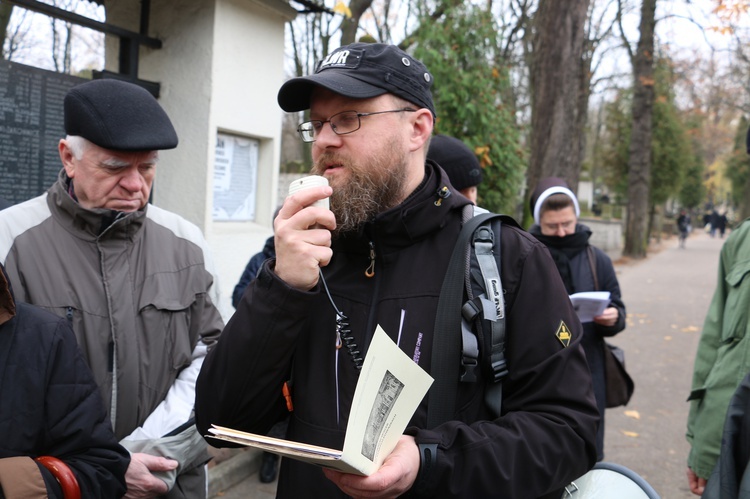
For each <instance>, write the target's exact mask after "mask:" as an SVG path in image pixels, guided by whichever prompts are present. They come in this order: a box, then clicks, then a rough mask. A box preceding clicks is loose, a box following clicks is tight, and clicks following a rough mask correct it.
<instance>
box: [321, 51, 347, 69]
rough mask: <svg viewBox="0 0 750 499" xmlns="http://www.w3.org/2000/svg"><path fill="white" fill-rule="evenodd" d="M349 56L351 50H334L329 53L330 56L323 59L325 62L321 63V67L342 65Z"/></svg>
mask: <svg viewBox="0 0 750 499" xmlns="http://www.w3.org/2000/svg"><path fill="white" fill-rule="evenodd" d="M347 57H349V51H348V50H342V51H340V52H334V53H333V54H328V57H326V58H325V59H323V62H322V63H321V64H320V68H321V69H323V68H324V67H326V66H332V65H335V66H342V65H345V64H346V58H347Z"/></svg>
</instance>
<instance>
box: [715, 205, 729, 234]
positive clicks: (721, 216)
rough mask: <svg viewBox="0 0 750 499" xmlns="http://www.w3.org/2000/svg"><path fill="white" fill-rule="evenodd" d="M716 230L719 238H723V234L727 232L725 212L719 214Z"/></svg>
mask: <svg viewBox="0 0 750 499" xmlns="http://www.w3.org/2000/svg"><path fill="white" fill-rule="evenodd" d="M716 228H717V229H718V230H719V237H720V238H722V239H723V238H724V232H726V230H727V213H726V212H725V211H723V212H721V213H720V214H719V219H718V222H717V224H716Z"/></svg>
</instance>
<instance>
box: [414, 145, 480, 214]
mask: <svg viewBox="0 0 750 499" xmlns="http://www.w3.org/2000/svg"><path fill="white" fill-rule="evenodd" d="M427 159H430V160H432V161H434V162H435V163H437V164H438V165H440V168H442V169H443V170H445V173H447V174H448V179H450V182H451V185H453V187H455V188H456V190H458V192H460V193H461V194H462V195H464V196H466V198H467V199H468V200H469V201H471V202H472V203H474V204H477V195H478V193H477V186H478V185H479V184H481V183H482V166H481V165H480V164H479V160H478V159H477V155H476V154H474V151H472V150H471V149H470V148H469V146H467V145H466V144H464V143H463V142H461V141H460V140H458V139H457V138H455V137H449V136H447V135H443V134H441V133H439V134H437V135H435V136H434V137H432V139H431V140H430V148H429V149H428V150H427Z"/></svg>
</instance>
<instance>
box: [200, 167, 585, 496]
mask: <svg viewBox="0 0 750 499" xmlns="http://www.w3.org/2000/svg"><path fill="white" fill-rule="evenodd" d="M445 185H448V180H447V176H445V174H444V173H441V172H440V170H439V169H438V168H437V166H435V165H434V164H432V163H430V162H428V165H427V171H426V178H425V180H424V181H423V183H422V185H421V186H420V187H419V188H418V189H417V190H416V191H415V192H414V193H412V194H411V195H410V196H409V198H408V199H407V200H406V201H404V202H403V203H402V204H401V205H399V206H397V207H395V208H393V209H391V210H388V211H386V212H384V213H381V214H379V215H377V216H376V218H375V220H373V221H372V222H370V223H368V224H366V225H365V227H364V228H363V230H362V231H361V232H360V233H358V234H349V235H348V236H347V237H341V238H338V239H335V240H334V242H333V258H332V260H331V262H330V264H329V265H327V266H326V267H324V268H323V274H324V276H325V281H326V283H327V285H328V288H329V289H330V292H331V296H332V298H333V301H334V302H335V304H336V306H337V307H338V308H339V309H340V310H341V311H342V312H343V313H344V314H346V315H347V316H348V320H349V323H350V325H351V331H352V335H353V337H354V341H355V342H356V343H357V345H359V346H360V348H361V349H362V351H363V352H366V351H367V346H368V344H369V342H370V339H371V338H372V335H373V333H374V331H375V328H376V326H377V325H380V326H382V328H383V330H384V331H385V332H386V333H388V334H389V335H390V337H391V338H392V339H394V341H396V340H397V338H400V339H399V340H398V341H399V343H398V344H399V346H400V348H401V349H402V350H403V351H404V352H405V353H406V354H407V355H408V356H409V357H410V358H413V359H415V361H416V362H418V363H419V365H420V366H421V367H422V368H424V369H425V370H426V371H427V372H430V363H431V349H432V341H433V338H432V335H431V332H432V331H433V329H434V324H435V315H436V311H437V303H438V298H439V295H440V288H441V285H442V281H443V276H444V274H445V270H446V268H447V264H448V261H449V259H450V255H451V253H452V251H453V247H454V245H455V241H456V237H457V236H458V233H459V230H460V227H461V213H462V211H463V206H465V205H466V204H468V200H466V198H464V197H463V196H459V195H457V191H454V190H451V195H450V196H448V197H447V198H445V199H441V197H439V196H438V193H439V192H440V191H439V189H440V188H441V187H442V186H445ZM501 247H502V250H501V251H502V265H501V274H502V283H503V288H504V294H505V297H506V311H507V322H506V324H507V336H506V338H507V347H506V350H505V351H506V358H507V361H508V367H509V371H510V373H509V375H508V377H507V378H505V380H504V382H503V415H502V416H501V417H500V418H499V419H497V420H496V421H493V418H492V417H491V416H490V412H489V409H488V407H487V406H486V405H485V403H484V399H483V390H484V381H483V379H481V377H480V380H479V381H478V382H476V383H458V381H457V406H456V411H455V414H454V418H453V420H452V421H448V422H447V423H444V424H442V425H439V426H438V427H436V428H434V429H432V430H427V429H426V421H427V403H428V399H429V397H425V399H424V400H422V402H421V404H420V406H419V408H418V409H417V411H416V413H415V414H414V416H413V417H412V419H411V421H410V425H409V427H408V428H407V430H406V433H407V434H410V435H413V436H414V437H415V439H416V441H417V443H418V444H427V443H438V452H437V463H436V465H435V467H434V469H433V470H432V472H431V473H430V476H429V478H428V479H427V480H426V484H425V486H424V488H422V489H418V490H416V487H414V488H412V490H411V491H410V492H409V495H413V496H416V495H422V496H424V497H433V498H437V497H467V498H469V497H470V498H476V497H514V498H520V497H523V498H535V497H546V496H548V495H550V494H551V497H560V491H561V489H562V487H564V486H565V485H566V484H568V483H569V482H570V481H571V480H572V479H574V478H577V477H578V476H580V475H582V474H584V473H585V472H586V471H587V470H588V469H590V468H591V466H592V465H593V463H594V460H595V434H596V427H597V424H598V419H599V417H598V411H597V409H596V405H595V401H594V397H593V393H592V389H591V375H590V373H589V371H588V367H587V365H586V362H585V355H584V353H583V350H582V348H581V347H580V340H581V336H582V334H581V328H580V323H579V322H578V320H577V318H576V316H575V312H574V311H573V308H572V306H571V304H570V300H568V299H567V295H566V293H565V289H564V288H563V285H562V282H561V280H560V278H559V275H558V274H557V271H556V269H555V267H554V264H553V262H552V261H551V259H550V257H549V253H548V252H547V250H546V249H545V248H544V246H543V245H542V244H540V243H539V242H538V241H536V240H535V239H534V238H533V237H531V236H530V235H528V234H527V233H526V232H524V231H522V230H521V229H518V228H515V227H512V226H510V225H503V229H502V236H501ZM373 253H374V260H371V256H372V255H373ZM273 265H274V261H273V260H268V261H266V263H265V264H264V265H263V267H262V269H261V271H260V273H259V275H258V278H257V279H255V280H254V281H253V282H252V283H251V284H250V286H249V287H248V289H247V291H246V292H245V294H244V296H243V297H242V300H241V302H240V304H239V307H238V308H237V311H236V312H235V314H234V316H233V317H232V319H231V320H230V321H229V323H228V324H227V326H226V328H225V329H224V332H223V333H222V337H221V339H220V341H219V343H218V344H217V345H216V347H215V348H214V349H213V350H212V351H211V352H209V354H208V356H207V358H206V361H205V363H204V364H203V368H202V370H201V374H200V376H199V378H198V383H197V393H196V420H197V425H198V428H199V429H200V430H201V432H202V433H203V434H205V433H206V430H207V428H208V426H209V425H210V424H218V425H222V426H229V427H233V428H237V429H240V430H244V431H250V432H253V433H260V434H264V433H266V432H267V431H268V430H269V428H270V427H271V426H272V425H273V424H274V423H275V422H277V421H279V420H281V419H283V418H284V417H286V416H287V415H288V414H289V413H288V411H287V409H286V405H285V401H284V398H283V397H282V391H281V390H282V383H283V382H284V381H286V380H288V379H289V376H290V373H291V372H292V370H293V389H292V399H293V404H294V411H293V412H292V413H291V417H290V422H289V430H288V433H287V438H289V439H290V440H296V441H302V442H307V443H311V444H315V445H320V446H324V447H329V448H339V449H340V448H342V444H343V438H344V434H345V431H346V426H347V417H348V414H349V410H350V406H351V402H352V398H353V395H354V389H355V386H356V383H357V379H358V378H357V376H358V375H357V370H356V368H355V366H354V363H353V362H352V359H351V358H350V355H349V352H348V351H347V350H346V348H345V347H344V348H342V349H341V350H338V351H337V350H336V348H335V342H336V322H335V313H334V309H333V307H332V306H331V303H330V302H329V300H328V297H327V296H326V293H325V291H324V289H323V287H322V284H320V285H318V286H317V287H316V288H314V289H312V290H311V291H309V292H302V291H298V290H295V289H292V288H290V287H289V286H287V285H286V283H284V282H283V281H281V280H279V279H278V277H277V276H276V275H275V274H274V272H273ZM373 265H374V266H373ZM368 268H369V269H370V270H374V275H373V276H372V277H368V276H367V275H366V273H365V272H366V270H368ZM456 312H457V313H459V311H456ZM562 322H564V324H565V325H567V326H568V328H569V329H570V332H571V334H572V340H571V341H570V343H569V344H568V345H567V347H566V346H565V343H564V342H563V341H561V340H559V339H558V337H557V336H556V334H557V333H558V332H559V331H560V330H561V327H562V326H563V324H561V323H562ZM337 352H338V353H337ZM459 358H460V355H459V352H456V362H459ZM212 443H214V444H217V445H218V442H212ZM277 493H278V497H280V498H297V497H325V498H337V497H344V496H343V494H342V492H341V491H340V490H338V489H337V488H336V487H335V485H333V483H332V482H330V481H329V480H327V479H326V478H325V477H324V475H323V473H322V471H321V469H320V468H319V467H317V466H313V465H308V464H304V463H301V462H299V461H293V460H290V459H284V460H282V468H281V474H280V476H279V485H278V492H277Z"/></svg>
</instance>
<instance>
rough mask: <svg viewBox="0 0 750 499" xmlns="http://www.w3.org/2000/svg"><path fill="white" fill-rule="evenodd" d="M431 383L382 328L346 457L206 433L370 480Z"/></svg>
mask: <svg viewBox="0 0 750 499" xmlns="http://www.w3.org/2000/svg"><path fill="white" fill-rule="evenodd" d="M432 381H433V379H432V378H431V377H430V375H429V374H427V373H426V372H425V371H424V370H423V369H422V368H421V367H419V365H418V364H416V363H415V362H414V361H413V360H412V359H410V358H409V357H408V356H407V355H406V354H405V353H404V352H402V351H401V349H400V348H399V347H398V346H397V345H396V344H395V343H394V342H393V340H391V339H390V338H389V337H388V335H387V334H386V333H385V331H383V329H382V328H381V327H380V326H378V327H377V329H376V331H375V335H374V336H373V339H372V342H371V344H370V348H369V349H368V351H367V356H366V357H365V363H364V365H363V366H362V371H361V372H360V374H359V381H358V382H357V387H356V389H355V391H354V400H353V401H352V410H351V413H350V414H349V424H348V426H347V428H346V435H345V436H344V449H343V451H342V450H336V449H328V448H325V447H318V446H315V445H308V444H304V443H300V442H293V441H291V440H282V439H278V438H272V437H267V436H264V435H256V434H253V433H245V432H242V431H237V430H232V429H230V428H224V427H221V426H216V425H212V426H213V427H212V428H210V429H209V430H208V431H209V432H210V433H211V434H210V435H207V437H212V438H217V439H220V440H226V441H229V442H234V443H238V444H242V445H247V446H249V447H257V448H259V449H263V450H265V451H268V452H273V453H275V454H280V455H282V456H285V457H289V458H291V459H298V460H300V461H305V462H308V463H313V464H318V465H321V466H326V467H329V468H334V469H337V470H340V471H344V472H346V473H354V474H357V475H371V474H373V473H374V472H376V471H377V470H378V469H379V468H380V466H381V465H382V464H383V461H384V460H385V458H386V457H387V456H388V454H390V453H391V451H392V450H393V449H394V447H396V443H397V442H398V439H399V438H400V437H401V435H402V434H403V432H404V429H405V428H406V425H407V424H409V420H410V419H411V417H412V416H413V415H414V411H416V410H417V407H418V406H419V403H420V402H421V401H422V399H423V398H424V396H425V394H426V393H427V390H428V389H429V388H430V385H432Z"/></svg>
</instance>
